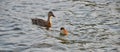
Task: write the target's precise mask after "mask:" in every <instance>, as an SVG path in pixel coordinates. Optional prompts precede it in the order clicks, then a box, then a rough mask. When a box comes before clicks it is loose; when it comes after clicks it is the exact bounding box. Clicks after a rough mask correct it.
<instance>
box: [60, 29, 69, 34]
mask: <svg viewBox="0 0 120 52" xmlns="http://www.w3.org/2000/svg"><path fill="white" fill-rule="evenodd" d="M67 35H68V31H67V30H66V29H65V28H64V27H61V28H60V36H67Z"/></svg>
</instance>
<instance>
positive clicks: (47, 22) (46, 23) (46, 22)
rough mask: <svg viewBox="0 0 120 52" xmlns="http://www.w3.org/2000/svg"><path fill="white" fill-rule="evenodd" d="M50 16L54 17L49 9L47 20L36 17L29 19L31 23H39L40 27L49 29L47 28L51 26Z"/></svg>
mask: <svg viewBox="0 0 120 52" xmlns="http://www.w3.org/2000/svg"><path fill="white" fill-rule="evenodd" d="M52 17H55V16H54V14H53V12H52V11H49V12H48V19H47V20H43V19H38V18H34V19H31V20H32V24H35V25H39V26H42V27H46V29H47V30H49V28H51V26H52V21H51V18H52Z"/></svg>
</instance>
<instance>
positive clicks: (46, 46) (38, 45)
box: [32, 43, 53, 48]
mask: <svg viewBox="0 0 120 52" xmlns="http://www.w3.org/2000/svg"><path fill="white" fill-rule="evenodd" d="M52 46H53V45H51V44H47V43H42V44H33V45H32V47H34V48H49V47H52Z"/></svg>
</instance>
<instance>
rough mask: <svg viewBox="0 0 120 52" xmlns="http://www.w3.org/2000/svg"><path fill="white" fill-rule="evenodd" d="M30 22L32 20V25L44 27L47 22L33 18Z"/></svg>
mask: <svg viewBox="0 0 120 52" xmlns="http://www.w3.org/2000/svg"><path fill="white" fill-rule="evenodd" d="M31 20H32V23H33V24H35V25H39V26H44V27H46V26H47V21H45V20H43V19H38V18H34V19H31Z"/></svg>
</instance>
